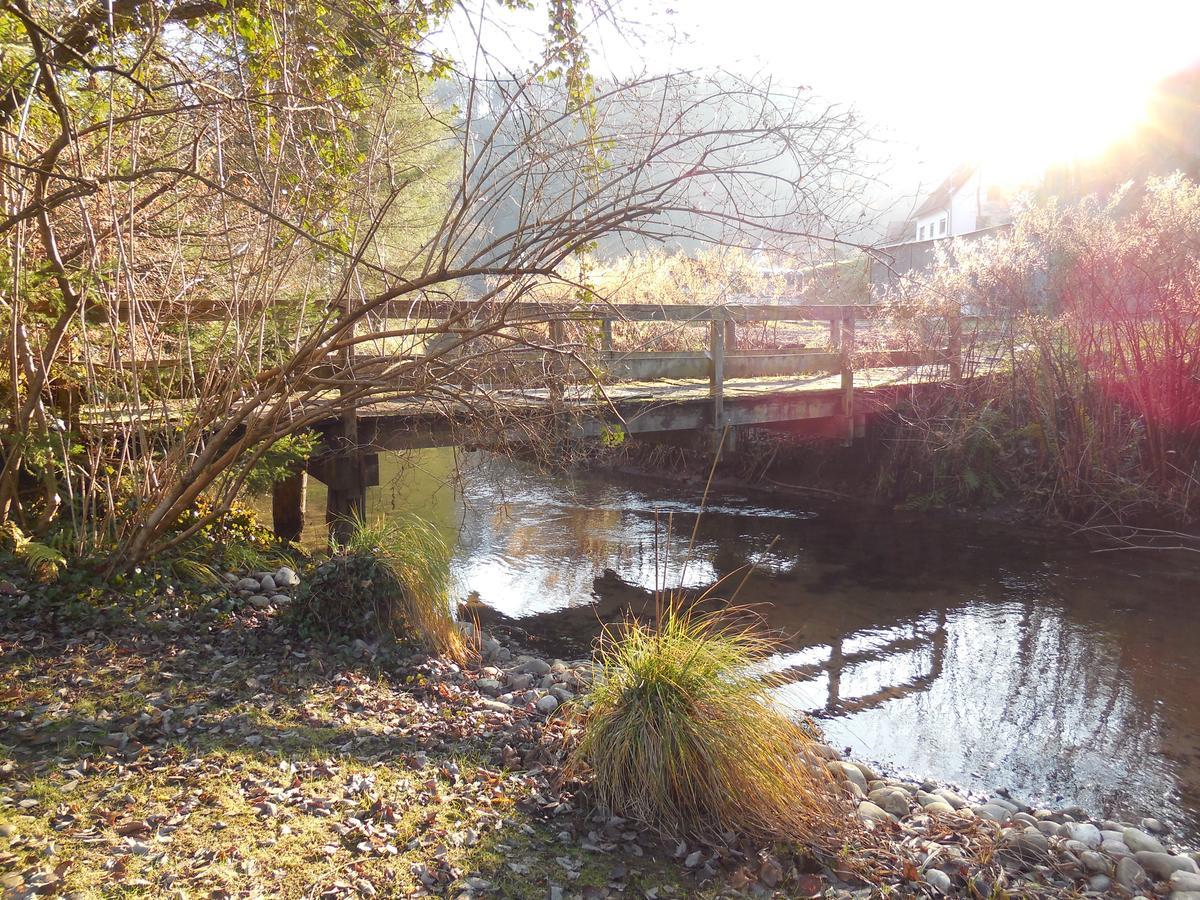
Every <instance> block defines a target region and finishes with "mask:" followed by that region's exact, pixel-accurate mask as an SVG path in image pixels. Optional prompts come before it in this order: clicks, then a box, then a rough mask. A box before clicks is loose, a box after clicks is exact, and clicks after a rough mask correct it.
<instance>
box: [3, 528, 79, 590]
mask: <svg viewBox="0 0 1200 900" xmlns="http://www.w3.org/2000/svg"><path fill="white" fill-rule="evenodd" d="M2 533H3V536H4V542H5V544H7V549H8V550H9V552H11V553H12V555H13V556H14V557H15V558H16V559H18V560H20V561H21V563H22V564H23V565H24V566H25V568H26V569H27V570H28V571H29V574H30V575H32V576H33V577H34V578H37V579H38V580H39V581H54V580H55V579H56V578H57V577H58V574H59V571H60V570H61V569H62V568H63V567H64V566H66V564H67V558H66V557H65V556H64V555H63V554H62V551H60V550H58V549H57V548H55V547H52V546H50V545H49V544H43V543H41V542H40V541H34V540H31V539H30V538H28V537H27V536H26V535H25V533H24V532H23V531H21V529H20V528H18V527H17V525H16V524H15V523H13V522H8V523H6V524H5V525H4V528H3V532H2Z"/></svg>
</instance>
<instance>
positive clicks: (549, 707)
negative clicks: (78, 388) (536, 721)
mask: <svg viewBox="0 0 1200 900" xmlns="http://www.w3.org/2000/svg"><path fill="white" fill-rule="evenodd" d="M556 709H558V698H557V697H555V696H554V695H553V694H546V695H545V696H544V697H542V698H541V699H540V700H538V702H537V711H538V712H540V713H543V714H544V715H549V714H550V713H552V712H554V711H555V710H556Z"/></svg>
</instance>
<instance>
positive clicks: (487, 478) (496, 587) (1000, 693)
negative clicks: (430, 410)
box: [315, 451, 1200, 837]
mask: <svg viewBox="0 0 1200 900" xmlns="http://www.w3.org/2000/svg"><path fill="white" fill-rule="evenodd" d="M410 463H411V464H412V465H411V466H410V467H409V468H407V469H405V470H404V472H403V474H401V467H400V466H399V464H398V462H397V461H396V460H391V461H388V462H387V463H385V466H384V479H383V480H384V485H383V487H381V488H378V489H373V490H374V491H375V492H376V493H374V494H373V495H372V497H370V498H369V500H368V502H369V503H371V504H372V508H373V509H375V510H378V509H380V508H381V506H386V505H387V504H389V503H394V504H396V508H402V509H408V510H416V511H418V512H421V513H423V514H424V515H426V516H429V517H433V518H434V519H435V520H437V521H438V523H439V525H440V526H441V527H442V528H443V529H444V531H445V533H446V534H447V535H450V536H452V537H453V539H454V541H455V546H456V550H455V562H454V571H455V574H456V577H457V579H458V582H459V592H460V596H462V597H464V598H465V597H467V596H468V595H470V596H471V597H472V598H473V600H474V602H475V603H476V604H478V605H480V607H481V611H482V614H483V617H484V618H485V619H488V620H490V621H492V622H493V623H505V624H507V625H509V626H511V627H513V628H515V629H519V630H521V631H523V632H525V633H526V634H527V636H528V638H529V639H530V640H533V641H537V642H540V643H542V644H544V645H545V646H546V647H547V648H548V649H549V650H550V651H551V652H561V653H564V654H565V653H568V652H574V651H575V650H578V649H579V648H580V647H581V646H583V645H586V644H587V642H588V641H589V640H590V639H591V638H592V637H593V636H594V635H595V634H596V633H597V631H598V629H599V627H600V626H601V625H602V624H603V623H604V622H611V621H617V620H619V619H620V618H622V617H623V616H624V615H626V614H627V613H628V612H630V611H632V612H635V613H637V614H640V615H643V616H646V615H651V614H652V613H653V610H654V594H653V592H654V589H655V587H656V586H661V585H667V586H678V585H680V584H682V585H683V586H685V587H686V588H688V589H689V591H690V595H691V596H696V595H698V594H700V593H701V592H703V591H704V590H705V589H706V588H708V587H709V586H710V585H712V584H713V583H714V582H718V581H721V579H723V578H727V579H728V581H726V582H725V583H724V584H723V585H722V590H721V591H719V592H718V593H719V594H724V595H726V596H727V590H726V589H727V588H728V587H729V585H731V584H734V583H736V582H737V581H738V580H740V574H739V573H740V571H741V569H742V567H743V565H744V564H745V563H746V562H747V561H748V560H753V561H756V562H757V564H758V568H757V571H756V572H755V574H754V575H753V576H751V577H750V578H749V579H748V581H747V582H746V584H745V586H744V587H743V589H742V591H741V594H740V595H739V598H738V600H739V602H741V603H749V604H752V605H753V606H754V608H755V609H756V610H757V611H758V612H759V613H760V614H761V615H762V616H763V617H764V619H765V622H766V624H767V625H769V627H770V628H772V629H774V630H775V631H776V633H777V634H778V635H779V637H780V640H781V649H780V652H779V653H778V654H777V655H776V656H775V657H774V658H773V659H771V660H770V661H769V663H768V665H767V667H768V668H769V669H770V670H771V671H772V672H774V673H775V674H776V675H777V677H778V678H779V679H780V680H781V682H782V684H781V686H780V687H779V689H778V698H779V700H780V702H781V703H784V704H786V705H788V706H789V707H790V708H792V709H795V710H797V711H802V712H806V713H810V714H812V715H815V716H817V717H819V718H820V719H821V720H822V722H823V727H824V728H825V729H826V732H827V733H828V735H829V736H830V739H831V740H832V741H834V742H835V743H837V744H839V745H842V746H847V747H850V748H851V749H852V751H853V752H854V753H856V754H859V755H861V756H862V757H863V758H867V759H872V760H875V761H877V762H880V763H883V764H884V765H887V766H890V767H892V768H894V769H896V770H901V771H908V772H910V773H913V774H917V775H928V776H932V777H935V778H940V779H945V780H949V781H953V782H957V783H958V784H960V785H963V786H964V787H969V788H970V787H975V788H980V789H992V788H995V787H997V786H1005V787H1008V788H1010V789H1011V790H1013V791H1014V793H1016V794H1018V795H1019V796H1022V797H1025V798H1027V799H1028V800H1029V801H1030V802H1037V801H1044V802H1047V803H1059V804H1062V803H1079V804H1081V805H1084V806H1085V807H1088V808H1089V809H1092V810H1095V811H1097V812H1101V813H1105V814H1112V815H1131V816H1132V815H1144V814H1149V813H1159V812H1161V811H1163V810H1165V811H1166V816H1167V818H1168V819H1169V820H1170V821H1171V822H1172V823H1173V824H1174V826H1175V827H1176V828H1178V829H1181V830H1182V831H1183V832H1185V833H1187V834H1190V835H1192V836H1194V837H1200V815H1197V810H1200V702H1198V701H1200V676H1198V675H1197V673H1196V668H1195V664H1196V661H1197V644H1196V637H1195V636H1196V634H1197V626H1200V606H1198V604H1197V602H1196V601H1197V598H1200V576H1198V573H1197V570H1196V566H1195V563H1194V562H1193V561H1192V560H1179V559H1176V558H1172V557H1153V558H1152V557H1148V556H1138V557H1136V558H1135V557H1133V556H1130V555H1124V556H1122V555H1097V554H1093V553H1089V552H1087V551H1086V549H1084V548H1078V547H1076V548H1063V547H1062V546H1061V545H1059V546H1049V545H1048V544H1047V542H1046V541H1044V540H1042V539H1041V538H1039V537H1036V536H1028V537H1026V536H1022V535H1020V534H1014V533H1013V532H1011V531H1007V530H1000V529H995V528H988V527H983V526H979V527H972V528H965V527H963V526H962V525H961V524H957V523H956V524H947V523H944V522H937V521H931V520H929V519H928V518H921V517H915V516H905V515H892V514H881V513H880V514H870V515H867V514H865V513H863V512H862V511H861V510H855V509H846V508H839V507H837V506H828V507H821V508H811V509H806V510H797V509H791V508H788V507H787V506H786V505H784V504H780V505H779V507H778V508H776V507H773V506H770V505H768V504H765V503H763V502H762V501H761V500H754V499H751V498H738V497H722V498H721V499H720V501H719V502H718V503H715V504H712V506H711V507H710V508H709V510H708V511H707V513H706V514H705V515H704V516H703V518H702V519H701V522H700V526H699V528H698V530H697V532H696V543H695V550H694V553H693V554H692V555H691V557H690V558H689V557H688V556H687V554H686V552H685V551H686V547H687V545H688V540H689V537H690V535H691V532H692V528H693V526H694V525H695V522H696V513H697V511H698V506H699V504H698V499H699V495H700V489H699V486H697V487H696V489H695V490H694V491H689V490H680V489H678V488H675V487H671V488H667V487H665V486H663V485H661V484H655V483H654V482H645V483H639V484H636V485H632V486H631V485H628V484H616V483H615V482H614V481H613V480H606V479H601V478H578V477H575V478H571V477H566V476H548V475H546V474H544V473H541V472H537V471H535V470H533V469H532V468H528V467H525V466H522V465H518V464H514V463H511V462H505V461H497V460H493V459H488V458H480V457H472V458H471V459H470V460H469V465H468V467H467V469H466V471H465V474H464V476H463V478H462V479H461V481H460V482H459V483H458V485H457V489H448V488H446V487H445V482H446V478H447V476H448V474H449V472H450V471H451V470H452V469H453V465H452V460H451V459H450V458H449V455H448V453H447V452H439V451H433V452H426V453H422V454H417V455H415V456H414V457H413V458H411V459H410ZM319 511H320V507H317V508H316V510H315V512H317V513H319ZM668 527H669V529H670V536H669V539H668V535H667V531H668ZM731 576H732V577H731ZM709 602H710V603H715V602H716V601H714V600H710V601H709Z"/></svg>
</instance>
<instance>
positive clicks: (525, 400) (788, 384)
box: [359, 365, 946, 450]
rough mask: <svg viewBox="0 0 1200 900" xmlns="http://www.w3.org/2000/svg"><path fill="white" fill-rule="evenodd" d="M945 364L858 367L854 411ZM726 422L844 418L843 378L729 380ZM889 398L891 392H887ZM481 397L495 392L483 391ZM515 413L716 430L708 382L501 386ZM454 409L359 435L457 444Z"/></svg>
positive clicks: (375, 406) (378, 412) (372, 423)
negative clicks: (555, 392)
mask: <svg viewBox="0 0 1200 900" xmlns="http://www.w3.org/2000/svg"><path fill="white" fill-rule="evenodd" d="M945 377H946V367H945V366H940V365H924V366H888V367H881V368H873V369H860V370H858V371H856V372H855V385H854V388H855V396H856V401H855V402H856V407H855V409H856V413H857V414H858V415H866V414H867V413H870V412H875V411H877V410H879V409H882V408H885V407H886V406H888V405H889V403H890V400H891V399H892V398H894V395H895V390H896V389H903V388H908V387H914V386H917V385H922V384H929V383H936V382H938V381H944V380H945ZM723 395H724V396H723V405H724V408H723V411H722V420H721V424H722V425H730V426H753V425H773V424H784V423H802V422H805V421H811V420H831V419H837V418H839V417H841V416H843V411H844V407H843V400H844V386H843V382H842V377H841V376H840V375H827V374H811V375H789V376H782V377H765V378H729V379H725V381H724V382H723ZM884 395H886V396H884ZM479 396H480V398H481V399H483V398H485V397H487V396H489V395H488V394H487V393H482V392H481V393H480V395H479ZM490 396H491V397H492V398H493V399H494V400H495V402H496V403H497V404H498V405H501V404H502V405H503V406H504V407H505V408H506V409H508V410H509V411H510V412H511V411H513V410H517V411H518V412H519V410H520V409H521V408H522V407H523V406H525V407H527V408H528V409H529V412H530V414H531V416H532V415H538V414H546V413H547V412H548V411H549V410H550V409H552V408H553V406H554V404H557V405H558V408H560V409H565V410H566V411H568V412H569V413H571V414H573V415H574V416H575V417H576V419H577V422H578V424H577V426H576V427H577V431H578V434H579V436H580V437H594V436H596V435H599V434H601V433H602V432H604V431H606V430H611V429H612V428H614V427H616V426H618V425H620V426H621V427H622V429H623V430H624V431H625V432H627V433H629V434H644V433H661V432H671V431H696V430H700V429H704V428H711V427H714V425H715V423H714V421H713V398H712V387H711V384H710V383H709V382H708V381H707V380H702V379H667V380H662V381H654V382H622V383H619V384H614V385H607V386H605V387H604V392H603V397H602V396H601V395H600V393H599V392H598V391H597V389H596V387H595V386H591V387H589V386H586V385H577V386H573V387H571V388H568V390H567V391H566V393H565V394H564V396H563V397H561V398H559V399H558V400H556V401H554V403H552V402H551V400H550V394H549V391H547V390H545V389H524V390H513V389H497V390H495V391H494V392H491V395H490ZM453 419H454V410H452V409H449V408H447V406H446V405H438V406H436V407H435V405H434V404H431V403H428V402H423V401H422V400H420V399H419V398H406V399H405V400H400V401H381V402H376V403H372V404H370V405H368V406H365V407H363V408H362V409H361V410H360V411H359V421H360V436H361V437H362V439H363V441H364V443H367V444H369V445H371V446H372V447H373V448H376V449H380V450H391V449H407V448H413V447H422V446H439V445H441V444H443V443H447V442H452V441H453V434H452V428H451V426H452V421H453Z"/></svg>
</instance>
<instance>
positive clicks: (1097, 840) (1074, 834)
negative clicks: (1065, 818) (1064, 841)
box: [1060, 822, 1104, 850]
mask: <svg viewBox="0 0 1200 900" xmlns="http://www.w3.org/2000/svg"><path fill="white" fill-rule="evenodd" d="M1063 831H1065V837H1069V838H1070V839H1071V840H1073V841H1079V843H1081V844H1086V845H1087V846H1088V847H1090V848H1091V849H1093V850H1094V849H1095V848H1096V847H1099V846H1100V845H1101V844H1102V843H1103V842H1104V838H1103V837H1102V836H1101V834H1100V829H1099V828H1097V827H1096V826H1095V825H1092V824H1090V823H1088V822H1067V823H1066V824H1065V825H1063ZM1061 833H1063V832H1060V834H1061Z"/></svg>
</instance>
